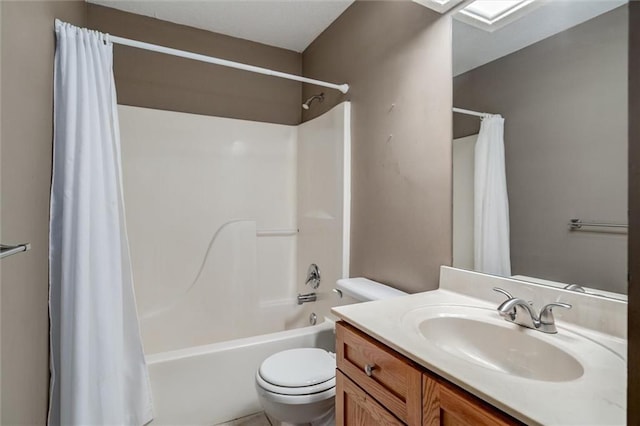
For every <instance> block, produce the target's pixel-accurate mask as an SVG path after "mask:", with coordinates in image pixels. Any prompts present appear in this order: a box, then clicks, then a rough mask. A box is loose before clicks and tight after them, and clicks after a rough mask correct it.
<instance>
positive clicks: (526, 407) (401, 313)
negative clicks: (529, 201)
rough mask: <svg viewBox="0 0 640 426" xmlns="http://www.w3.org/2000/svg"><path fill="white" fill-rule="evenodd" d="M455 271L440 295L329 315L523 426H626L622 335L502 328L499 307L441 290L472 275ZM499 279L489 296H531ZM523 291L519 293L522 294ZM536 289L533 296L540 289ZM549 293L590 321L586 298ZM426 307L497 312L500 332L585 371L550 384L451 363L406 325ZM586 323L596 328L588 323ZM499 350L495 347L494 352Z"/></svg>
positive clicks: (561, 326)
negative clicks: (562, 355) (522, 337)
mask: <svg viewBox="0 0 640 426" xmlns="http://www.w3.org/2000/svg"><path fill="white" fill-rule="evenodd" d="M458 271H459V270H453V269H452V268H446V271H445V275H447V277H446V278H445V280H444V281H443V280H442V275H441V289H438V290H433V291H428V292H424V293H418V294H413V295H408V296H404V297H397V298H393V299H386V300H380V301H375V302H367V303H359V304H354V305H345V306H340V307H336V308H334V309H332V312H333V314H335V315H336V316H337V317H339V318H340V319H342V320H344V321H346V322H348V323H350V324H352V325H353V326H355V327H357V328H358V329H360V330H362V331H364V332H366V333H367V334H369V335H370V336H372V337H373V338H375V339H377V340H379V341H380V342H382V343H384V344H386V345H387V346H389V347H390V348H392V349H394V350H396V351H397V352H399V353H401V354H403V355H404V356H406V357H407V358H409V359H411V360H413V361H414V362H416V363H418V364H419V365H421V366H423V367H424V368H426V369H428V370H430V371H432V372H434V373H436V374H438V375H440V376H441V377H443V378H445V379H447V380H449V381H450V382H452V383H454V384H456V385H458V386H460V387H461V388H463V389H465V390H467V391H469V392H470V393H472V394H474V395H476V396H477V397H479V398H481V399H483V400H485V401H487V402H488V403H490V404H492V405H494V406H495V407H497V408H499V409H501V410H502V411H504V412H506V413H508V414H510V415H511V416H513V417H514V418H516V419H518V420H520V421H523V422H524V423H527V424H545V425H623V424H625V423H626V380H627V364H626V339H625V338H624V335H625V334H626V331H625V330H618V333H617V334H618V335H615V334H616V333H609V332H603V330H602V329H600V330H599V329H594V327H591V328H589V327H585V326H584V325H583V324H579V323H577V322H578V321H574V322H569V321H568V320H567V321H563V320H562V319H558V318H559V317H560V315H557V318H556V324H557V327H558V333H557V334H545V333H541V332H540V331H536V330H531V329H527V328H524V327H520V326H518V325H515V324H511V323H507V322H506V321H504V320H502V319H501V318H500V317H499V315H498V313H497V311H496V310H495V309H496V307H497V305H498V304H497V303H496V302H494V301H493V300H485V299H480V298H477V297H470V296H469V295H468V294H463V293H462V292H460V289H459V288H457V289H456V291H452V290H451V288H452V286H448V285H447V284H446V283H447V280H450V279H456V278H461V279H462V280H465V279H469V276H466V277H461V276H459V274H464V273H467V274H477V273H471V272H468V271H461V272H458ZM471 278H473V277H471ZM491 280H492V281H495V280H501V278H499V277H491ZM504 280H506V281H511V282H507V283H504V282H503V283H501V282H497V283H496V282H490V283H489V282H488V283H484V285H486V286H487V287H488V288H487V289H486V290H487V291H488V293H489V294H491V293H493V292H491V288H492V286H493V285H495V284H497V285H498V286H501V287H507V288H508V290H509V291H511V292H512V293H513V294H514V295H516V296H519V295H520V294H519V293H518V291H520V292H521V293H522V292H525V293H526V294H527V295H529V293H528V291H530V290H531V288H529V287H528V286H530V285H533V284H525V283H518V282H516V283H514V282H513V280H507V279H504ZM443 284H444V285H443ZM520 286H522V289H519V287H520ZM533 286H534V288H533V290H534V291H535V290H536V287H537V286H535V285H533ZM443 287H444V288H443ZM553 291H558V292H560V293H558V295H559V296H558V295H556V296H554V297H553V300H548V301H561V300H562V301H567V300H569V301H570V302H572V304H573V305H574V307H576V311H574V313H573V317H572V316H569V315H565V316H567V317H569V318H570V319H573V320H575V319H576V318H578V319H579V318H581V317H585V316H586V315H585V313H584V312H580V310H581V308H580V307H578V306H580V302H581V301H583V300H587V302H585V303H584V304H585V305H587V306H588V311H589V312H591V313H592V314H593V311H594V308H593V306H592V305H593V303H594V302H589V301H588V299H584V296H582V295H574V294H571V293H570V292H566V291H563V290H553ZM470 293H473V292H470ZM541 293H542V294H543V295H545V293H546V296H547V298H548V295H549V293H548V290H547V289H541ZM551 294H553V293H551ZM495 297H498V298H497V299H496V300H498V301H501V300H500V297H501V296H494V295H491V296H490V297H489V299H493V298H495ZM525 297H526V296H525ZM502 298H503V297H502ZM595 303H596V304H597V303H598V301H597V300H596V302H595ZM603 303H604V305H605V306H604V309H605V310H610V309H611V304H612V303H613V308H614V310H620V308H623V307H624V306H618V305H616V304H615V302H609V301H607V300H603ZM537 306H538V305H537ZM425 307H427V308H429V309H431V308H433V307H436V308H437V309H438V310H439V311H443V312H446V311H447V308H449V309H465V307H473V308H474V309H480V310H482V311H483V312H487V315H494V312H493V311H495V317H496V320H499V321H503V322H504V324H502V323H500V324H501V326H504V327H513V328H514V329H515V331H516V332H517V333H526V334H533V337H536V338H539V339H542V340H544V341H546V342H549V343H551V344H553V345H555V346H557V347H559V348H561V349H562V350H563V351H565V352H566V353H568V354H570V355H571V356H572V357H574V358H575V359H577V360H579V362H580V364H581V365H582V366H583V368H584V371H583V372H582V374H578V376H577V377H570V378H564V379H560V380H558V381H556V380H553V379H551V380H549V379H548V378H547V380H537V379H531V378H526V377H523V376H518V375H513V374H509V373H507V372H503V371H496V370H495V369H490V368H486V367H483V366H481V365H479V364H476V363H473V362H469V360H467V359H463V358H461V357H457V356H452V355H451V354H450V353H447V352H445V351H442V350H441V348H438V347H437V345H435V344H433V343H432V342H430V341H428V340H427V339H425V338H424V337H423V336H422V335H421V334H420V332H419V331H418V330H417V327H416V326H415V325H413V326H412V325H409V324H408V322H407V318H408V316H410V315H412V314H411V313H412V312H419V311H420V310H421V309H424V308H425ZM572 310H573V309H572ZM625 315H626V311H625ZM614 316H615V315H614ZM613 322H614V323H616V324H618V325H620V324H621V320H620V318H618V320H615V319H614V320H613ZM590 324H601V323H600V322H597V321H596V322H593V321H592V322H591V323H590ZM614 325H615V324H614ZM614 325H611V320H609V321H607V322H605V323H604V325H603V326H602V327H600V328H604V329H605V330H609V331H610V329H612V328H615V327H614ZM595 328H598V327H595ZM510 332H511V331H510ZM621 335H622V336H621ZM581 342H583V343H584V342H586V343H587V345H592V347H593V345H594V344H595V345H597V347H596V349H597V350H584V348H585V346H584V345H582V346H581V345H580V343H581ZM499 344H500V343H499V342H496V345H499ZM504 346H508V345H504ZM587 347H590V346H587ZM504 350H505V351H508V350H509V348H508V347H505V348H504ZM548 362H549V363H550V365H552V364H553V363H554V362H555V363H557V362H558V360H555V359H549V361H548ZM556 366H557V364H556ZM525 376H526V374H525Z"/></svg>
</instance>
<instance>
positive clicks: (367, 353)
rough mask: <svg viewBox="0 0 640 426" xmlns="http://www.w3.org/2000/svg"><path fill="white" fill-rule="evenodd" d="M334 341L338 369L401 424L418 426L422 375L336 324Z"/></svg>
mask: <svg viewBox="0 0 640 426" xmlns="http://www.w3.org/2000/svg"><path fill="white" fill-rule="evenodd" d="M336 339H337V347H336V358H337V365H338V368H339V369H340V370H341V371H342V372H343V373H344V374H345V375H346V376H348V377H349V378H351V379H352V380H353V381H354V382H355V383H357V384H358V385H359V386H360V387H361V388H362V389H364V391H365V392H366V393H368V394H369V395H371V396H372V397H373V398H375V399H376V400H377V401H378V402H379V403H380V404H382V405H383V406H384V407H386V408H387V409H388V410H389V411H391V412H392V413H393V414H394V415H395V416H396V417H398V418H399V419H400V420H402V421H403V422H405V423H407V424H408V425H419V424H421V417H422V415H421V414H422V373H421V371H420V370H419V369H418V368H416V366H414V365H413V364H412V363H411V362H410V361H408V360H407V359H405V358H404V357H402V356H401V355H399V354H397V353H395V352H393V351H392V350H390V349H388V348H386V347H385V346H383V345H382V344H381V343H378V342H376V341H375V340H373V339H371V338H370V337H368V336H367V335H365V334H364V333H362V332H360V331H358V330H356V329H355V328H353V327H351V326H350V325H348V324H346V323H344V322H338V323H337V324H336Z"/></svg>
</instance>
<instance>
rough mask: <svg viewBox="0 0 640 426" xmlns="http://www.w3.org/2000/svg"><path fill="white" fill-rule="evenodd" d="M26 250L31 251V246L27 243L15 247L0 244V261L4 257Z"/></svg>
mask: <svg viewBox="0 0 640 426" xmlns="http://www.w3.org/2000/svg"><path fill="white" fill-rule="evenodd" d="M27 250H31V244H29V243H26V244H16V245H7V244H0V259H4V258H5V257H8V256H11V255H12V254H16V253H20V252H23V251H27Z"/></svg>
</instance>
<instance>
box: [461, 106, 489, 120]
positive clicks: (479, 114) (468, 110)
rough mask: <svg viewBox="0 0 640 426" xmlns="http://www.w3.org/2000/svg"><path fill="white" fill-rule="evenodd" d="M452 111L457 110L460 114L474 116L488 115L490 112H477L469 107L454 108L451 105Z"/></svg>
mask: <svg viewBox="0 0 640 426" xmlns="http://www.w3.org/2000/svg"><path fill="white" fill-rule="evenodd" d="M453 112H459V113H460V114H467V115H474V116H476V117H482V118H484V117H489V116H491V115H492V114H489V113H488V112H478V111H471V110H470V109H462V108H456V107H453Z"/></svg>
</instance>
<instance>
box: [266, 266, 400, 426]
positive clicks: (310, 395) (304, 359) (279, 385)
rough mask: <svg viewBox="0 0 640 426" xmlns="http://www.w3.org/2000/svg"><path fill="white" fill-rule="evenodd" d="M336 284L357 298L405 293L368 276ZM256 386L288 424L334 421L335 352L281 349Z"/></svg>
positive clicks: (269, 408) (272, 411) (268, 407)
mask: <svg viewBox="0 0 640 426" xmlns="http://www.w3.org/2000/svg"><path fill="white" fill-rule="evenodd" d="M337 288H338V290H340V291H341V292H342V294H343V295H344V296H348V297H350V298H352V299H354V301H355V302H367V301H371V300H379V299H387V298H390V297H397V296H404V295H406V294H407V293H404V292H402V291H400V290H396V289H394V288H391V287H388V286H385V285H383V284H380V283H377V282H375V281H371V280H368V279H366V278H349V279H342V280H338V282H337ZM256 390H257V392H258V398H259V399H260V403H261V404H262V407H263V408H264V411H265V412H266V413H267V414H268V415H269V416H270V417H272V418H274V419H276V420H279V421H280V422H283V423H285V424H287V423H288V424H293V425H303V424H304V425H308V424H311V425H313V426H325V425H326V426H328V425H333V424H335V412H334V402H335V401H334V400H335V398H334V397H335V394H336V358H335V354H333V353H331V352H328V351H326V350H324V349H318V348H298V349H289V350H286V351H282V352H278V353H275V354H273V355H271V356H270V357H269V358H267V359H265V360H264V361H263V362H262V364H261V365H260V368H259V369H258V371H257V372H256Z"/></svg>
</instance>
